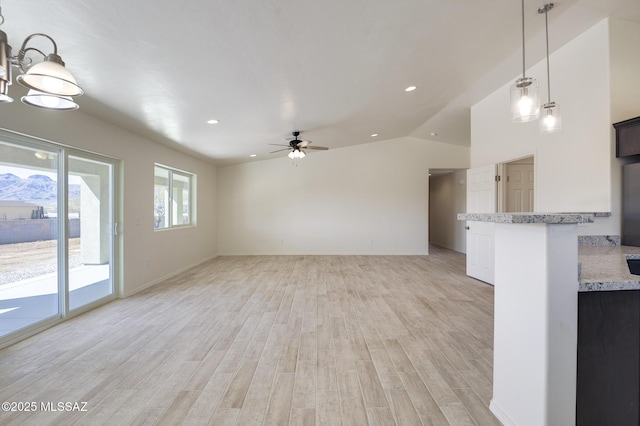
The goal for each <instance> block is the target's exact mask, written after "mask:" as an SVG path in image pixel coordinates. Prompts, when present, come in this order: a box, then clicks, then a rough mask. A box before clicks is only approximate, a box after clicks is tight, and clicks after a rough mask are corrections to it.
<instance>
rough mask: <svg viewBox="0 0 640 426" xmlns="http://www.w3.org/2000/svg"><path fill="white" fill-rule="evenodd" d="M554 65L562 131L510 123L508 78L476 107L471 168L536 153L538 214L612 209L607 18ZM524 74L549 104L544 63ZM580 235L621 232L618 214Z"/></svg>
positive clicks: (554, 60) (561, 53)
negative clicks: (545, 131) (542, 131)
mask: <svg viewBox="0 0 640 426" xmlns="http://www.w3.org/2000/svg"><path fill="white" fill-rule="evenodd" d="M550 32H551V36H552V35H553V28H550ZM550 64H551V82H552V86H551V87H552V93H551V97H552V99H551V100H554V101H555V102H556V103H557V104H558V105H559V108H560V109H561V113H562V131H560V132H558V133H554V134H551V135H542V134H540V133H539V131H538V123H537V122H533V123H525V124H514V123H511V122H510V120H509V116H508V107H509V86H510V85H511V84H512V83H513V82H509V83H508V84H506V85H505V86H503V87H501V88H500V89H498V90H497V91H495V92H494V93H492V94H491V95H489V96H488V97H487V98H485V99H484V100H482V101H481V102H479V103H478V104H476V105H474V106H473V107H472V109H471V166H472V167H478V166H482V165H486V164H491V163H499V162H504V161H509V160H510V159H514V158H520V157H524V156H526V155H531V154H533V155H535V165H536V170H535V173H536V188H535V206H536V210H537V211H541V212H569V211H574V212H601V211H605V212H609V211H612V179H611V177H612V174H611V143H612V141H611V122H612V121H611V107H610V104H611V101H610V100H611V89H610V86H609V80H610V73H609V69H610V67H609V23H608V21H602V22H600V23H599V24H597V25H596V26H594V27H592V28H591V29H589V30H588V31H586V32H585V33H583V34H581V35H580V36H578V37H577V38H575V39H574V40H572V41H571V42H569V43H568V44H566V45H565V46H563V47H561V48H560V49H558V50H557V51H555V52H554V53H553V54H552V55H551V58H550ZM527 75H528V76H532V77H535V78H537V79H538V80H539V82H540V88H541V99H542V100H543V102H546V98H547V95H546V89H547V82H546V62H545V61H542V62H540V63H538V64H536V65H535V66H533V67H532V68H531V69H530V70H528V71H527ZM516 78H517V76H514V81H515V79H516ZM580 233H581V234H594V235H595V234H606V235H619V234H620V216H619V212H618V214H614V215H613V216H612V217H611V218H609V219H604V220H601V221H599V222H598V223H597V224H595V225H591V226H590V227H586V228H581V229H580Z"/></svg>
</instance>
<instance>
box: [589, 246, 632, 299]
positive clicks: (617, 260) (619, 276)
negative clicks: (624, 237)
mask: <svg viewBox="0 0 640 426" xmlns="http://www.w3.org/2000/svg"><path fill="white" fill-rule="evenodd" d="M627 257H630V258H640V247H631V246H606V247H603V246H600V247H598V246H579V247H578V261H579V262H580V264H581V268H580V269H581V273H580V280H579V281H580V282H579V284H580V286H579V291H613V290H640V275H632V274H631V273H630V272H629V267H628V266H627V260H626V259H627Z"/></svg>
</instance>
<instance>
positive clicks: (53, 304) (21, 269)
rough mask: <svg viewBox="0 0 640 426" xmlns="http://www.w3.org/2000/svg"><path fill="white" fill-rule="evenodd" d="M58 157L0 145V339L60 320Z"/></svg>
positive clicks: (44, 150)
mask: <svg viewBox="0 0 640 426" xmlns="http://www.w3.org/2000/svg"><path fill="white" fill-rule="evenodd" d="M58 156H59V154H58V151H56V150H46V149H39V148H36V147H33V148H30V147H28V146H17V145H14V144H11V143H8V142H0V337H2V336H5V335H8V334H9V333H12V332H15V331H17V330H21V329H24V328H26V327H29V326H31V325H33V324H35V323H38V322H40V321H43V320H45V319H49V318H52V317H56V316H57V317H59V316H60V297H59V294H60V293H59V285H58V277H59V275H60V274H59V267H60V264H61V263H60V258H61V255H60V253H61V251H62V248H61V245H60V244H59V241H58V235H59V232H60V230H61V227H60V226H59V223H58V200H59V196H58V194H59V192H60V188H59V185H58Z"/></svg>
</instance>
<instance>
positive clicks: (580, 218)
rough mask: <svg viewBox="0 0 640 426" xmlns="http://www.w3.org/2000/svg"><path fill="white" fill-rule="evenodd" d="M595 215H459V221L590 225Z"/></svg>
mask: <svg viewBox="0 0 640 426" xmlns="http://www.w3.org/2000/svg"><path fill="white" fill-rule="evenodd" d="M594 215H595V214H594V213H459V214H458V220H470V221H475V222H493V223H590V222H593V218H594Z"/></svg>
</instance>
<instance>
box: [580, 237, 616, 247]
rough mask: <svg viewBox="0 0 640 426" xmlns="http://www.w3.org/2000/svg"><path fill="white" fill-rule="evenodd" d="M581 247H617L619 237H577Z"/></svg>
mask: <svg viewBox="0 0 640 426" xmlns="http://www.w3.org/2000/svg"><path fill="white" fill-rule="evenodd" d="M578 245H581V246H619V245H620V235H578Z"/></svg>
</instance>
